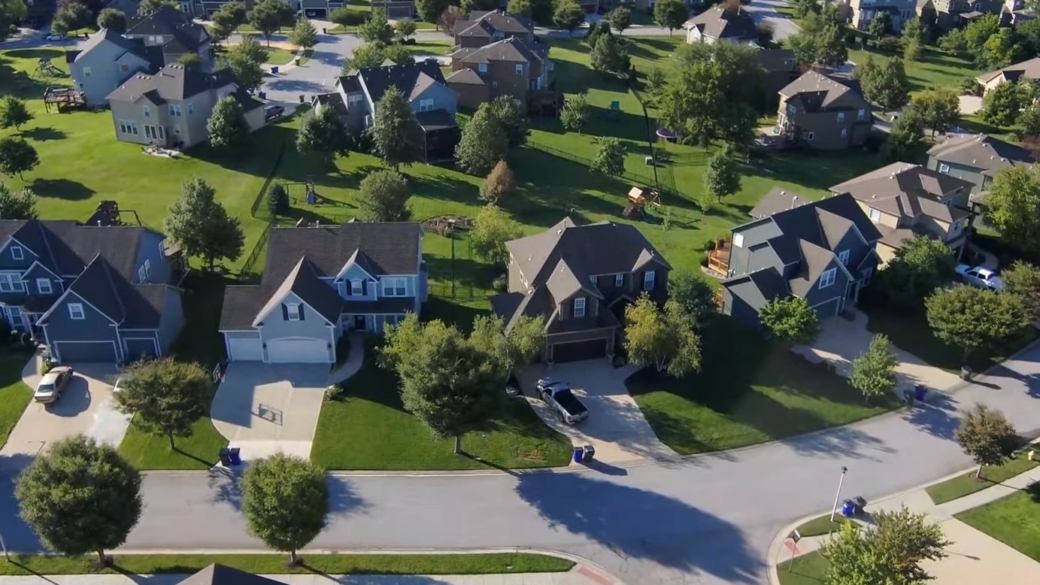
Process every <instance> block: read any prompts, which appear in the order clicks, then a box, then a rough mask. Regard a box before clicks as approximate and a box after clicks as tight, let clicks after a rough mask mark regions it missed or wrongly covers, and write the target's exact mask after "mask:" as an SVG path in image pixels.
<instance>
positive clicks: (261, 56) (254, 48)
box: [231, 35, 269, 63]
mask: <svg viewBox="0 0 1040 585" xmlns="http://www.w3.org/2000/svg"><path fill="white" fill-rule="evenodd" d="M231 53H233V54H238V55H242V56H244V57H245V58H246V59H249V60H250V61H255V62H256V63H266V62H267V58H268V56H269V53H268V51H267V49H266V48H264V46H263V45H261V44H260V41H258V40H256V37H255V36H254V35H244V36H243V37H242V42H241V43H239V44H238V45H235V46H234V47H233V48H232V49H231Z"/></svg>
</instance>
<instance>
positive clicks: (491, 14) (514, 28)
mask: <svg viewBox="0 0 1040 585" xmlns="http://www.w3.org/2000/svg"><path fill="white" fill-rule="evenodd" d="M467 20H468V21H470V22H484V23H487V24H488V25H490V26H491V28H493V29H494V30H497V31H499V32H503V33H511V34H523V33H533V32H534V22H532V21H531V20H530V19H529V18H526V17H524V16H520V15H517V14H509V13H508V12H506V11H505V10H491V11H487V12H484V11H478V10H474V11H473V12H470V13H469V17H468V19H467Z"/></svg>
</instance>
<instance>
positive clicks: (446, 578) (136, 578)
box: [0, 566, 612, 585]
mask: <svg viewBox="0 0 1040 585" xmlns="http://www.w3.org/2000/svg"><path fill="white" fill-rule="evenodd" d="M575 569H577V566H576V567H575ZM262 576H263V577H267V578H268V579H272V580H274V581H277V582H279V583H286V584H288V585H324V584H332V583H335V584H338V585H594V584H600V585H609V584H610V583H612V581H609V580H608V581H598V580H596V579H595V578H591V577H589V576H587V575H585V574H583V573H581V572H580V571H578V570H571V571H569V572H566V573H513V574H504V575H503V574H492V575H322V574H318V573H315V574H306V575H299V574H296V575H262ZM188 577H189V575H174V574H163V575H41V576H36V575H29V576H24V577H0V585H40V583H41V582H42V581H47V582H49V583H50V584H51V585H135V584H139V583H143V582H147V583H148V585H176V584H177V583H180V582H181V581H183V580H184V579H186V578H188Z"/></svg>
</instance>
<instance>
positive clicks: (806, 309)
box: [758, 296, 820, 346]
mask: <svg viewBox="0 0 1040 585" xmlns="http://www.w3.org/2000/svg"><path fill="white" fill-rule="evenodd" d="M758 318H759V320H760V321H761V322H762V325H763V326H764V327H765V328H766V330H767V331H769V333H770V335H771V336H772V338H773V339H775V340H776V341H778V342H780V343H782V344H784V345H789V346H790V345H808V344H810V343H812V342H813V341H815V340H816V336H817V335H819V334H820V319H819V316H818V315H817V314H816V309H813V308H812V307H811V306H809V302H808V301H806V300H805V299H803V298H801V297H795V296H791V297H778V298H776V299H773V300H771V301H769V302H768V303H766V304H765V306H764V307H762V310H761V311H759V314H758Z"/></svg>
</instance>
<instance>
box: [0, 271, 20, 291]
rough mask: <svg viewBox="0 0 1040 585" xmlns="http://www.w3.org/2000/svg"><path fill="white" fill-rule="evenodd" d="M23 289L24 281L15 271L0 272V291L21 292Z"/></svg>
mask: <svg viewBox="0 0 1040 585" xmlns="http://www.w3.org/2000/svg"><path fill="white" fill-rule="evenodd" d="M24 290H25V283H23V282H22V277H21V276H19V275H18V274H17V273H13V272H2V273H0V292H22V291H24Z"/></svg>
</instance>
